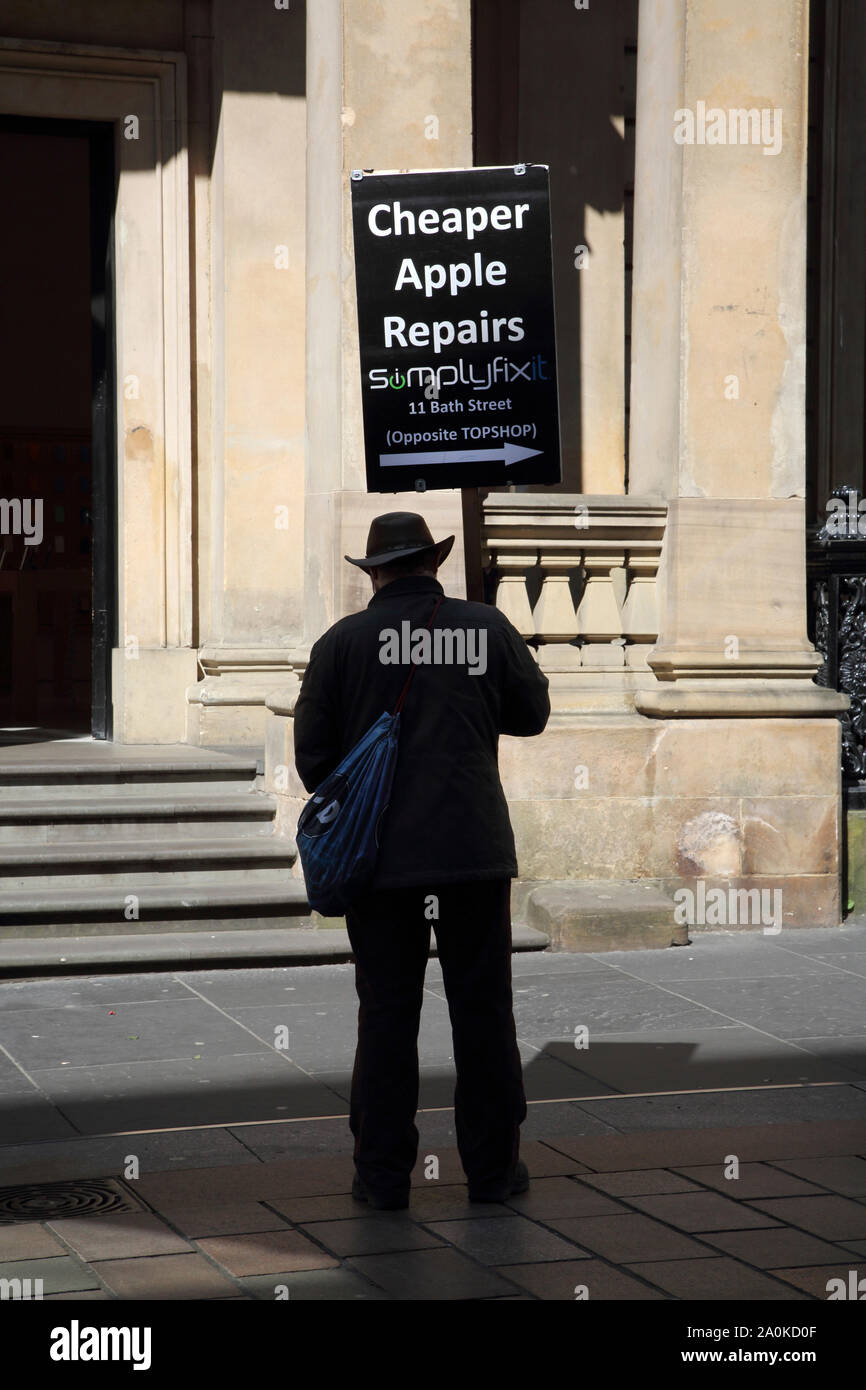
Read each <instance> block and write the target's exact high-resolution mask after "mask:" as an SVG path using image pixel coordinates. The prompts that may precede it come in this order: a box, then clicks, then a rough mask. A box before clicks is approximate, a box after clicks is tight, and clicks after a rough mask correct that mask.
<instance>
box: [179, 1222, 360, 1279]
mask: <svg viewBox="0 0 866 1390" xmlns="http://www.w3.org/2000/svg"><path fill="white" fill-rule="evenodd" d="M197 1243H198V1247H199V1249H200V1250H202V1251H203V1252H204V1253H205V1254H206V1255H209V1256H210V1258H211V1259H212V1260H215V1261H216V1262H217V1264H219V1265H222V1267H223V1268H224V1269H225V1270H227V1271H228V1273H229V1274H232V1275H235V1276H236V1277H241V1276H243V1275H249V1274H271V1273H276V1272H277V1271H279V1270H289V1269H295V1270H301V1269H330V1268H332V1267H334V1266H335V1265H336V1264H337V1263H338V1261H337V1260H335V1259H334V1258H333V1256H332V1255H329V1254H328V1253H327V1252H326V1251H324V1250H322V1249H321V1248H320V1246H319V1245H317V1244H316V1243H315V1242H314V1241H312V1240H310V1239H309V1237H308V1236H306V1235H305V1234H304V1233H303V1232H302V1231H294V1230H283V1231H257V1232H255V1233H254V1234H252V1235H241V1236H207V1237H205V1238H204V1239H202V1240H199V1241H198V1242H197Z"/></svg>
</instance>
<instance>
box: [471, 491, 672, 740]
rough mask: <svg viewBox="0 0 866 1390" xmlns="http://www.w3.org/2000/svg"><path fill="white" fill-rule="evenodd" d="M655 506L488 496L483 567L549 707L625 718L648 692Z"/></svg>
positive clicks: (660, 532)
mask: <svg viewBox="0 0 866 1390" xmlns="http://www.w3.org/2000/svg"><path fill="white" fill-rule="evenodd" d="M665 519H666V507H665V504H664V503H663V502H662V501H660V500H659V499H657V498H649V497H620V496H608V497H601V496H582V495H580V494H576V493H527V492H514V493H491V494H489V495H488V496H487V497H486V498H485V499H484V501H483V503H482V564H483V565H484V568H485V571H486V572H487V574H488V578H489V581H490V584H491V589H492V593H493V599H494V602H495V603H496V606H497V608H499V609H501V611H502V612H503V613H504V614H505V615H506V617H507V618H509V619H510V621H511V622H512V623H513V624H514V626H515V627H516V628H517V629H518V631H519V632H521V633H522V634H523V636H524V637H526V638H527V639H529V640H530V641H531V642H532V645H533V646H535V647H537V651H538V661H539V665H540V666H541V667H542V669H543V670H544V671H545V673H546V674H547V676H548V677H549V679H550V682H551V695H552V700H553V705H554V709H557V710H559V711H562V712H565V711H567V710H587V711H588V710H598V709H608V710H625V711H629V710H633V708H634V691H636V690H638V689H641V688H648V687H650V686H652V685H654V684H655V681H656V678H655V676H654V675H653V673H652V671H651V670H650V668H649V666H648V665H647V654H648V652H649V651H650V649H651V648H652V646H653V644H654V642H655V640H656V638H657V635H658V612H657V605H656V576H657V572H658V568H659V562H660V558H661V549H662V540H663V537H664V528H665Z"/></svg>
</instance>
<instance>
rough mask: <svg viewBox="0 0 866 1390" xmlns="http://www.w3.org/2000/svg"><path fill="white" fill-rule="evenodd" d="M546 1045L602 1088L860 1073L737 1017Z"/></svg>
mask: <svg viewBox="0 0 866 1390" xmlns="http://www.w3.org/2000/svg"><path fill="white" fill-rule="evenodd" d="M545 1052H546V1054H548V1055H550V1056H552V1057H555V1058H557V1059H559V1060H560V1061H562V1062H564V1063H566V1064H567V1065H571V1066H574V1067H579V1068H580V1069H581V1072H582V1073H583V1074H584V1075H585V1076H586V1078H587V1081H588V1084H589V1085H590V1086H592V1085H594V1086H595V1093H596V1094H598V1093H599V1092H602V1093H603V1092H604V1090H605V1089H606V1088H610V1089H611V1090H614V1091H620V1092H624V1093H627V1092H637V1091H702V1090H707V1091H709V1090H718V1089H722V1088H730V1087H754V1086H762V1087H763V1086H780V1085H785V1084H794V1083H796V1084H804V1083H807V1082H815V1081H835V1080H842V1081H850V1080H851V1079H852V1078H851V1075H850V1072H849V1070H848V1068H847V1067H841V1068H840V1066H839V1064H838V1063H837V1061H836V1059H835V1058H834V1057H832V1056H827V1057H819V1056H817V1055H815V1054H814V1053H812V1052H810V1051H808V1049H807V1048H804V1047H802V1046H800V1045H795V1044H793V1043H789V1042H784V1041H783V1040H782V1039H779V1038H771V1037H768V1036H766V1034H764V1033H761V1032H759V1031H758V1030H757V1029H755V1028H746V1027H741V1026H739V1025H737V1024H726V1025H725V1026H724V1027H720V1028H702V1029H699V1030H691V1029H687V1028H686V1029H683V1028H680V1029H668V1028H654V1029H652V1030H647V1031H646V1032H643V1033H638V1034H636V1033H634V1032H631V1031H630V1032H626V1033H608V1034H604V1035H603V1036H602V1037H601V1038H597V1037H596V1038H593V1037H592V1036H591V1037H590V1043H589V1046H588V1047H587V1048H586V1049H585V1050H582V1051H578V1050H576V1049H575V1048H574V1047H570V1046H569V1045H568V1044H566V1043H548V1044H547V1046H546V1048H545ZM593 1078H594V1080H593ZM588 1093H589V1094H591V1092H588ZM575 1094H580V1092H575Z"/></svg>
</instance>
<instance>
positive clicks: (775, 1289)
mask: <svg viewBox="0 0 866 1390" xmlns="http://www.w3.org/2000/svg"><path fill="white" fill-rule="evenodd" d="M629 1269H630V1270H631V1271H632V1272H633V1273H635V1274H640V1275H642V1276H643V1278H644V1279H648V1280H649V1281H650V1282H651V1283H653V1284H657V1285H658V1287H659V1288H660V1289H664V1290H665V1292H667V1293H670V1294H673V1295H674V1297H675V1298H681V1299H688V1300H692V1301H693V1300H697V1301H699V1302H711V1303H715V1302H716V1301H724V1302H728V1301H736V1302H745V1303H758V1302H761V1303H763V1302H776V1301H779V1300H782V1301H785V1302H798V1301H801V1300H802V1299H804V1298H805V1297H806V1295H805V1294H802V1293H798V1292H797V1291H796V1290H795V1289H793V1288H790V1287H789V1286H786V1284H785V1282H783V1281H782V1280H781V1279H775V1278H772V1277H770V1276H768V1275H765V1274H761V1273H759V1272H758V1271H757V1270H754V1269H749V1268H748V1267H747V1266H746V1265H742V1264H740V1263H739V1262H738V1261H736V1260H729V1259H727V1258H726V1257H724V1256H722V1257H720V1258H718V1259H716V1258H710V1259H706V1260H655V1261H649V1262H647V1261H643V1262H640V1263H636V1264H631V1265H629Z"/></svg>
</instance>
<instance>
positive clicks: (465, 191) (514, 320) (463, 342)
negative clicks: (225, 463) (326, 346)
mask: <svg viewBox="0 0 866 1390" xmlns="http://www.w3.org/2000/svg"><path fill="white" fill-rule="evenodd" d="M352 217H353V227H354V236H355V278H356V282H357V295H358V332H359V341H360V351H361V392H362V398H363V406H364V439H365V447H366V457H367V490H368V491H369V492H403V491H411V490H412V489H417V490H418V491H425V490H427V489H428V488H451V487H492V486H496V485H498V484H502V483H558V482H559V481H560V478H561V471H560V454H559V406H558V399H557V390H556V344H555V336H554V317H553V272H552V260H551V247H550V195H549V187H548V172H547V168H546V166H545V165H542V164H527V165H521V164H518V165H507V166H506V167H504V168H501V169H498V168H497V169H455V170H444V171H437V172H434V173H406V174H365V173H363V172H361V171H359V170H356V171H355V172H354V173H353V174H352Z"/></svg>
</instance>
